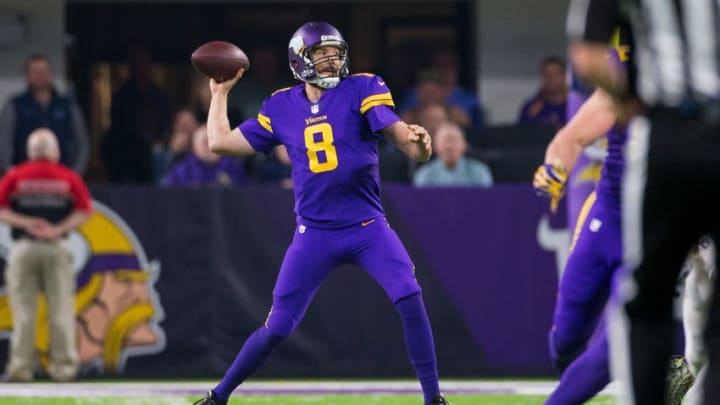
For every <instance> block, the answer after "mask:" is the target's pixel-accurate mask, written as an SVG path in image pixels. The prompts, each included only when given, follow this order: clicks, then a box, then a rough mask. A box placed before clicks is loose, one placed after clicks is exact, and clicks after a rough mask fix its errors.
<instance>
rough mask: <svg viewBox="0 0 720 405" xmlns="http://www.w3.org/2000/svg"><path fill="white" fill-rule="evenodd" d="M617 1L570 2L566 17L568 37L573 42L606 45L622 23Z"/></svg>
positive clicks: (585, 0) (581, 0)
mask: <svg viewBox="0 0 720 405" xmlns="http://www.w3.org/2000/svg"><path fill="white" fill-rule="evenodd" d="M618 2H619V0H571V3H570V8H569V11H568V17H567V32H568V37H569V38H570V39H571V40H575V41H585V42H595V43H600V44H607V43H609V42H610V40H611V38H612V36H613V33H614V32H615V30H616V29H617V27H620V26H627V23H626V22H625V21H623V19H622V17H621V14H620V8H619V6H618Z"/></svg>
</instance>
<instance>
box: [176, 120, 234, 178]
mask: <svg viewBox="0 0 720 405" xmlns="http://www.w3.org/2000/svg"><path fill="white" fill-rule="evenodd" d="M244 182H245V171H244V169H243V166H242V162H241V161H240V160H238V159H236V158H234V157H229V156H222V157H221V156H220V155H216V154H214V153H213V152H211V151H210V147H209V146H208V139H207V128H206V127H205V125H202V126H200V127H199V128H198V129H197V130H196V131H195V134H193V148H192V154H190V155H189V156H187V157H186V158H185V159H183V160H181V161H180V162H178V163H177V164H176V165H175V166H173V168H172V169H171V170H170V173H169V174H168V175H167V177H165V179H164V181H163V184H164V185H166V186H170V187H188V186H212V185H215V186H231V185H239V184H243V183H244Z"/></svg>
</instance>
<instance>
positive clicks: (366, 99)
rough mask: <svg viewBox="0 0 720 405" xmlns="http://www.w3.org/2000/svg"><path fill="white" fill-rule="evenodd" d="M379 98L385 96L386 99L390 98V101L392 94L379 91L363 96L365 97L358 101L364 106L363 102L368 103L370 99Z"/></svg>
mask: <svg viewBox="0 0 720 405" xmlns="http://www.w3.org/2000/svg"><path fill="white" fill-rule="evenodd" d="M381 98H387V99H390V100H391V101H392V95H391V94H390V92H387V93H380V94H373V95H372V96H367V97H365V99H363V101H362V102H361V103H360V107H362V106H364V105H365V104H367V103H369V102H371V101H375V100H379V99H381Z"/></svg>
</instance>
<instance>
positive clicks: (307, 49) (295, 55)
mask: <svg viewBox="0 0 720 405" xmlns="http://www.w3.org/2000/svg"><path fill="white" fill-rule="evenodd" d="M321 46H334V47H337V48H338V49H340V69H339V70H338V72H334V73H335V74H332V75H320V74H319V73H318V72H317V70H316V69H315V63H317V62H321V61H322V60H317V61H313V60H312V57H311V54H312V50H313V49H314V48H317V47H321ZM288 57H289V59H290V70H292V72H293V76H295V78H296V79H298V80H302V81H304V82H305V83H310V84H313V85H315V86H318V87H321V88H323V89H331V88H333V87H335V86H337V85H338V84H339V83H340V80H342V79H344V78H345V77H347V76H348V74H349V73H350V68H349V66H348V65H349V63H348V45H347V42H345V39H343V36H342V34H340V31H338V30H337V28H335V27H333V26H332V25H330V24H328V23H326V22H322V21H313V22H309V23H305V24H303V25H302V27H300V28H298V30H297V31H295V33H294V34H293V36H292V38H291V39H290V44H288Z"/></svg>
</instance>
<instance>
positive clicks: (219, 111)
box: [207, 69, 255, 155]
mask: <svg viewBox="0 0 720 405" xmlns="http://www.w3.org/2000/svg"><path fill="white" fill-rule="evenodd" d="M244 72H245V70H244V69H240V70H238V73H237V75H235V77H234V78H232V79H230V80H227V81H224V82H222V83H217V82H216V81H215V80H213V79H210V92H211V93H212V99H211V100H210V110H209V111H208V119H207V134H208V143H209V146H210V150H211V151H213V152H215V153H217V154H219V155H249V154H251V153H254V152H255V150H254V149H253V148H252V146H250V143H249V142H248V141H247V139H246V138H245V136H244V135H243V134H242V132H240V129H239V128H235V129H231V128H230V121H229V120H228V117H227V103H228V94H229V93H230V89H232V87H233V86H234V85H235V83H237V81H238V80H240V78H241V77H242V75H243V73H244Z"/></svg>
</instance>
